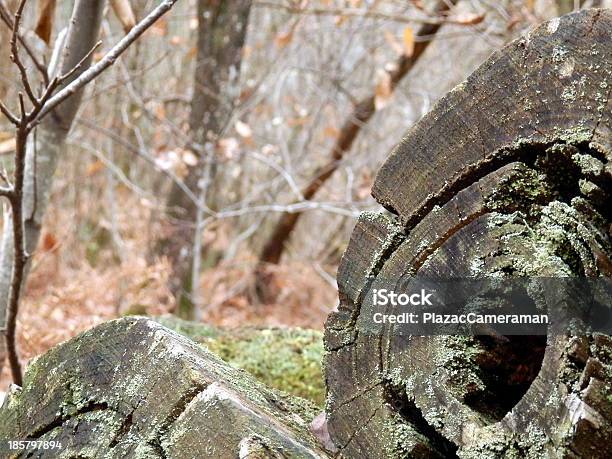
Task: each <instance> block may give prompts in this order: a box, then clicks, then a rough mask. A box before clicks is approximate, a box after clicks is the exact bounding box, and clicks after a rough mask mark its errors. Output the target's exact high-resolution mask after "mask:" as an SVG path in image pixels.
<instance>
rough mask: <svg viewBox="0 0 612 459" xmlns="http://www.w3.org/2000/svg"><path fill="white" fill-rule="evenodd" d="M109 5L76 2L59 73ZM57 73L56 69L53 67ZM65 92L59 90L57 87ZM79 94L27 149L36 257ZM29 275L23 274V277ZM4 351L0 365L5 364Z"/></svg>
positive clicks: (6, 275)
mask: <svg viewBox="0 0 612 459" xmlns="http://www.w3.org/2000/svg"><path fill="white" fill-rule="evenodd" d="M104 5H105V2H104V1H103V0H77V1H76V3H75V6H74V10H73V13H72V18H71V21H70V25H69V26H68V31H67V34H66V39H65V42H64V44H63V51H62V54H61V61H60V64H59V65H58V68H57V69H55V70H56V71H55V74H59V75H61V74H66V73H67V72H68V71H70V70H71V69H73V68H74V67H75V66H76V65H77V64H78V63H79V62H80V61H81V60H82V59H83V57H85V56H86V55H87V53H88V52H89V51H90V50H91V49H92V48H93V46H94V45H95V43H96V41H97V39H98V33H99V30H100V22H101V18H102V12H103V10H104ZM90 62H91V58H89V59H87V60H86V62H84V63H83V64H82V65H81V67H80V68H79V69H78V70H77V71H75V72H74V74H73V75H72V76H71V78H70V79H68V80H67V81H66V82H64V86H65V85H67V84H69V83H70V82H71V81H73V80H74V79H75V78H77V77H78V76H79V75H80V74H81V73H83V71H85V70H87V68H88V67H89V64H90ZM52 70H53V69H52ZM58 89H61V88H58ZM81 94H82V93H81V92H77V93H75V94H74V95H72V96H71V97H70V98H69V99H67V100H66V101H65V102H64V103H62V104H61V105H60V106H59V107H58V108H57V109H56V110H54V111H53V112H52V113H50V114H49V116H47V117H45V119H44V120H43V122H42V123H41V124H40V125H39V126H38V127H37V128H36V129H35V131H34V132H33V134H32V135H31V136H30V140H29V143H28V146H27V156H26V172H25V174H26V175H25V180H24V191H23V193H24V207H23V214H24V230H25V243H26V251H27V252H28V253H33V252H34V250H35V249H36V245H37V243H38V236H39V234H40V228H41V225H42V220H43V217H44V213H45V208H46V206H47V202H48V200H49V193H50V191H51V185H52V181H53V175H54V173H55V169H56V166H57V162H58V160H59V157H60V154H61V150H62V148H63V147H64V143H65V140H66V137H67V135H68V132H69V131H70V127H71V125H72V122H73V120H74V117H75V115H76V112H77V110H78V108H79V105H80V102H81ZM12 224H13V223H12V221H11V219H10V218H6V219H5V220H4V228H3V232H2V239H1V241H0V323H2V324H4V323H5V321H6V308H7V301H8V293H9V288H10V281H11V267H12V264H13V240H12ZM24 277H25V276H24ZM4 359H5V355H4V353H3V354H2V355H0V362H2V364H3V363H4Z"/></svg>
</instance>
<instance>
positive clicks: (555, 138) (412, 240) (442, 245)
mask: <svg viewBox="0 0 612 459" xmlns="http://www.w3.org/2000/svg"><path fill="white" fill-rule="evenodd" d="M611 44H612V12H610V11H609V10H589V11H582V12H580V13H576V14H572V15H568V16H565V17H562V18H560V19H556V20H553V21H550V22H548V23H545V24H543V25H541V26H539V27H538V28H536V29H535V30H532V31H531V32H530V33H529V34H527V35H526V36H525V37H524V38H521V39H518V40H516V41H515V42H513V43H511V44H510V45H508V46H507V47H506V48H504V49H503V50H501V51H499V52H498V53H495V54H494V55H493V56H492V57H491V58H490V59H489V60H488V61H486V62H485V63H484V64H483V65H482V66H481V67H480V68H479V69H477V70H476V71H475V72H474V74H473V75H472V76H470V77H469V78H468V80H467V81H466V82H465V83H463V84H461V85H459V86H458V87H457V88H455V89H454V90H453V91H451V92H450V93H449V94H448V95H447V96H446V97H444V98H443V99H442V100H441V101H440V102H439V103H438V104H437V105H436V106H435V107H434V109H433V110H432V111H431V112H430V113H429V114H428V115H427V116H425V117H424V118H423V119H422V120H421V121H420V122H419V123H417V124H416V125H415V127H414V128H413V129H412V130H411V131H410V132H409V133H408V135H407V136H406V138H405V139H404V140H403V141H402V142H401V144H400V145H399V146H398V147H397V149H396V150H395V151H394V152H393V153H392V155H391V156H390V158H389V159H388V160H387V162H386V163H385V164H384V165H383V167H382V169H381V171H380V172H379V174H378V177H377V179H376V182H375V185H374V190H373V193H374V196H375V197H376V199H377V200H378V201H379V202H380V203H381V204H383V205H384V206H385V207H387V208H388V209H389V210H390V211H391V212H392V214H393V215H388V214H382V213H381V214H372V213H365V214H363V215H362V216H361V218H360V219H359V222H358V223H357V226H356V228H355V230H354V232H353V235H352V237H351V241H350V243H349V246H348V248H347V251H346V253H345V255H344V257H343V260H342V263H341V266H340V268H339V272H338V285H339V290H340V300H341V304H340V307H339V310H338V312H336V313H333V314H332V315H331V316H330V318H329V319H328V322H327V324H326V335H325V345H326V350H327V355H326V358H325V376H326V383H327V387H328V400H327V416H328V423H329V431H330V434H331V437H332V439H333V441H334V442H335V443H336V445H337V446H338V448H339V449H340V451H341V453H342V455H343V456H345V457H350V458H353V457H355V458H357V457H368V458H377V457H381V458H382V457H385V458H392V457H462V458H482V457H487V458H489V457H492V458H496V457H533V458H536V457H537V458H539V457H551V458H557V457H559V458H560V457H589V458H598V457H601V458H603V457H608V453H609V446H610V444H612V385H611V383H612V376H611V375H612V340H611V339H610V337H609V336H606V335H601V334H592V335H589V336H583V337H577V336H549V337H548V338H546V337H535V336H531V337H511V338H510V339H505V340H496V339H493V338H492V337H490V336H435V337H415V336H402V335H400V334H398V333H395V332H394V331H395V330H394V328H393V325H388V324H387V325H385V326H384V327H383V328H382V330H380V331H377V332H375V333H374V332H373V331H372V330H371V329H368V325H367V320H368V319H367V318H368V317H370V318H371V317H372V312H373V311H374V310H375V309H374V306H373V305H372V300H371V291H372V289H374V288H381V287H382V288H389V283H391V284H395V285H401V284H402V283H403V282H407V281H408V280H409V279H410V278H411V277H413V276H415V275H430V276H434V277H488V276H520V277H523V276H533V277H546V276H549V277H564V276H602V275H603V276H610V275H612V272H611V270H610V266H612V264H611V263H610V256H611V254H612V244H611V242H610V222H611V216H612V213H611V208H612V206H610V204H611V200H610V197H611V195H612V186H611V184H612V168H611V167H610V159H612V158H611V157H612V138H611V119H612V114H611V108H612V105H611V103H610V100H609V95H610V88H611V87H612V46H611ZM383 286H384V287H383ZM377 308H380V307H379V306H378V307H377ZM384 312H387V313H389V312H393V307H391V306H389V307H387V309H386V310H385V311H384Z"/></svg>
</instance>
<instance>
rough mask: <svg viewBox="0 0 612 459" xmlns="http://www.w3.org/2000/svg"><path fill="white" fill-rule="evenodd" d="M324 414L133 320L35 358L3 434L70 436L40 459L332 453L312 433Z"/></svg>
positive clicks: (1, 420) (8, 407) (7, 412)
mask: <svg viewBox="0 0 612 459" xmlns="http://www.w3.org/2000/svg"><path fill="white" fill-rule="evenodd" d="M315 415H316V412H315V411H314V409H313V407H312V406H311V405H310V404H308V403H307V402H306V401H304V400H298V399H295V398H292V397H289V396H287V395H283V394H281V393H278V392H274V391H272V390H270V389H268V388H266V387H265V386H263V385H262V384H260V383H258V382H256V381H255V380H254V379H253V378H252V377H251V376H249V375H247V374H246V373H244V372H241V371H239V370H237V369H235V368H232V367H230V366H229V365H228V364H226V363H225V362H223V361H222V360H221V359H219V358H218V357H216V356H215V355H214V354H212V353H210V352H209V351H207V350H206V348H204V347H202V346H199V345H197V344H195V343H194V342H193V341H191V340H189V339H187V338H184V337H182V336H180V335H178V334H176V333H174V332H172V331H170V330H168V329H167V328H165V327H163V326H161V325H159V324H157V323H155V322H153V321H150V320H146V319H143V318H128V319H119V320H115V321H111V322H107V323H105V324H103V325H100V326H98V327H96V328H94V329H92V330H90V331H88V332H86V333H83V334H81V335H79V336H78V337H76V338H74V339H72V340H70V341H68V342H66V343H64V344H61V345H59V346H57V347H55V348H53V349H52V350H50V351H49V352H47V353H46V354H44V355H43V356H41V357H40V358H38V359H37V360H36V361H35V362H33V363H32V364H31V365H30V367H29V368H28V371H27V372H26V375H25V383H24V386H23V389H21V390H17V391H14V392H11V393H9V394H8V396H7V400H6V401H5V403H4V404H3V406H2V408H0V437H1V438H3V439H21V440H24V439H28V440H39V441H57V442H61V445H62V447H61V450H53V449H49V450H43V449H38V453H41V455H39V456H37V457H58V456H59V455H60V451H61V457H91V458H93V457H116V458H124V457H150V458H166V457H177V458H179V457H207V458H224V457H241V458H246V457H273V458H281V457H282V458H284V457H300V458H302V457H303V458H318V457H327V455H326V454H325V452H323V451H322V450H321V449H320V448H319V447H318V446H316V442H315V439H314V437H313V436H312V435H311V434H310V433H309V432H308V427H307V426H308V423H309V422H310V420H311V419H312V418H313V417H314V416H315ZM6 443H7V442H3V444H2V448H3V450H1V451H2V452H3V453H5V454H6V453H7V450H6V448H7V444H6ZM13 454H14V455H15V456H16V455H17V454H16V452H13ZM258 454H259V455H258ZM3 457H7V456H5V455H4V454H3Z"/></svg>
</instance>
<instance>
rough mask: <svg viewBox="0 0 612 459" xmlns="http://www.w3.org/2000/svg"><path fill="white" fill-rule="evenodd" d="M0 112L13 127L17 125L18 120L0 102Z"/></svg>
mask: <svg viewBox="0 0 612 459" xmlns="http://www.w3.org/2000/svg"><path fill="white" fill-rule="evenodd" d="M0 112H2V114H3V115H4V116H6V118H7V119H8V120H9V121H10V122H11V123H12V124H14V125H15V126H18V125H19V119H18V118H17V117H16V116H15V115H13V113H11V111H10V110H9V109H8V108H7V107H6V105H4V104H3V103H2V101H0Z"/></svg>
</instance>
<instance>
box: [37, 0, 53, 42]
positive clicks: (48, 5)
mask: <svg viewBox="0 0 612 459" xmlns="http://www.w3.org/2000/svg"><path fill="white" fill-rule="evenodd" d="M56 5H57V0H39V2H38V18H37V20H36V27H35V28H34V32H35V33H36V35H38V36H39V37H40V39H41V40H42V41H44V42H45V43H46V44H47V45H48V44H49V42H50V41H51V31H52V30H53V16H54V15H55V6H56Z"/></svg>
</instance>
